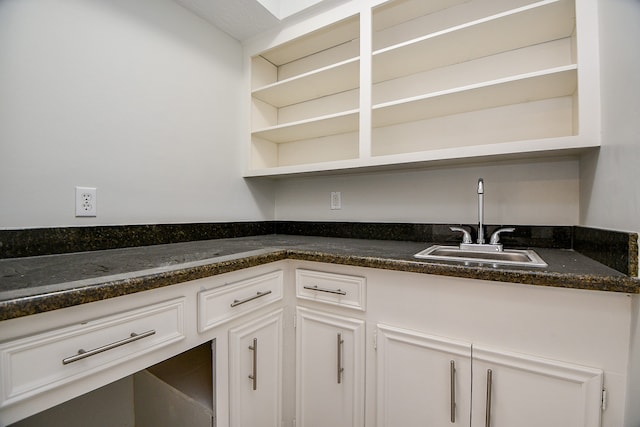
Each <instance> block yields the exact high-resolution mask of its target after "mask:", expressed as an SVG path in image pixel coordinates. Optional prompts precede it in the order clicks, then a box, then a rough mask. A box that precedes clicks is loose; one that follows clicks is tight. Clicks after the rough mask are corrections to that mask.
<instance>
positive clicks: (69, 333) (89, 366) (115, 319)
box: [0, 298, 185, 407]
mask: <svg viewBox="0 0 640 427" xmlns="http://www.w3.org/2000/svg"><path fill="white" fill-rule="evenodd" d="M184 305H185V299H184V298H178V299H174V300H170V301H166V302H162V303H159V304H154V305H150V306H146V307H142V308H139V309H136V310H130V311H126V312H123V313H119V314H117V315H113V316H109V317H104V318H100V319H96V320H90V321H88V322H83V323H81V324H77V325H73V326H69V327H66V328H61V329H56V330H53V331H49V332H45V333H42V334H37V335H33V336H29V337H26V338H22V339H18V340H13V341H9V342H6V343H3V344H0V363H1V365H0V372H1V373H2V375H1V377H2V379H1V381H0V399H2V400H1V401H0V407H4V406H7V405H9V404H11V403H13V402H17V401H20V400H23V399H26V398H29V397H31V396H33V395H36V394H38V393H41V392H44V391H46V390H50V389H52V388H54V387H58V386H60V385H63V384H66V383H69V382H72V381H76V380H78V379H80V378H83V377H85V376H87V375H90V374H92V373H96V372H98V371H103V370H105V369H108V368H109V367H112V366H114V365H117V364H120V363H123V362H125V361H127V360H130V359H133V358H135V357H137V356H140V355H142V354H145V353H148V352H151V351H153V350H156V349H158V348H160V347H164V346H166V345H168V344H171V343H173V342H176V341H179V340H181V339H183V338H184V321H183V319H184Z"/></svg>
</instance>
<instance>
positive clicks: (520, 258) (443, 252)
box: [414, 245, 547, 268]
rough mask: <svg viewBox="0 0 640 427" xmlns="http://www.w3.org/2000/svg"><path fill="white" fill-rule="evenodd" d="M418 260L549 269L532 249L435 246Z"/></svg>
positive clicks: (418, 254) (426, 250)
mask: <svg viewBox="0 0 640 427" xmlns="http://www.w3.org/2000/svg"><path fill="white" fill-rule="evenodd" d="M414 257H416V258H421V259H432V260H440V261H458V262H463V263H465V264H474V263H481V264H496V265H511V266H520V267H543V268H544V267H547V263H546V262H544V261H543V260H542V258H540V256H539V255H538V254H537V253H535V252H534V251H532V250H530V249H526V250H518V249H505V250H503V251H499V252H498V251H496V252H483V251H471V250H462V249H460V247H458V246H441V245H433V246H431V247H429V248H427V249H425V250H424V251H421V252H418V253H417V254H415V255H414Z"/></svg>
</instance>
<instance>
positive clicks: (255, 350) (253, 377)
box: [249, 338, 258, 390]
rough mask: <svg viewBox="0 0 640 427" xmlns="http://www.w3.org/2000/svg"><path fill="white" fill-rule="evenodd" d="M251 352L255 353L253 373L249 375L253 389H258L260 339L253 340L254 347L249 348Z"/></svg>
mask: <svg viewBox="0 0 640 427" xmlns="http://www.w3.org/2000/svg"><path fill="white" fill-rule="evenodd" d="M249 350H251V351H253V373H252V374H251V375H249V379H251V381H252V382H253V389H254V390H257V388H258V338H254V339H253V345H250V346H249Z"/></svg>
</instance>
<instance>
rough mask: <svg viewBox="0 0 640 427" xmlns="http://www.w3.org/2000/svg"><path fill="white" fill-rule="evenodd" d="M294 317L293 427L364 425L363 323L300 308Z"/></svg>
mask: <svg viewBox="0 0 640 427" xmlns="http://www.w3.org/2000/svg"><path fill="white" fill-rule="evenodd" d="M296 319H297V320H296V337H297V340H296V347H297V348H296V396H297V402H296V426H299V427H326V426H332V427H362V426H364V381H365V378H364V374H365V351H364V342H365V335H364V329H365V323H364V321H362V320H359V319H355V318H351V317H346V316H338V315H334V314H330V313H326V312H321V311H315V310H310V309H307V308H304V307H298V308H297V318H296Z"/></svg>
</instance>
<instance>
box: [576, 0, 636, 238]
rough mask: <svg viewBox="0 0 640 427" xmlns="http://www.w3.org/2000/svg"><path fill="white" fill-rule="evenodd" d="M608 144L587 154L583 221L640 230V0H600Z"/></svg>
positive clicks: (583, 173) (604, 121)
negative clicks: (638, 45) (598, 150)
mask: <svg viewBox="0 0 640 427" xmlns="http://www.w3.org/2000/svg"><path fill="white" fill-rule="evenodd" d="M599 15H600V60H601V67H600V68H601V91H602V147H601V148H600V152H599V153H593V154H589V155H586V156H584V157H583V159H582V161H581V167H580V177H581V206H580V218H581V220H580V221H581V223H582V224H584V225H588V226H592V227H601V228H609V229H617V230H629V231H636V232H640V49H636V48H635V45H634V43H636V42H637V41H638V40H640V25H639V24H638V23H639V22H640V2H639V1H638V0H600V2H599Z"/></svg>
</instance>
